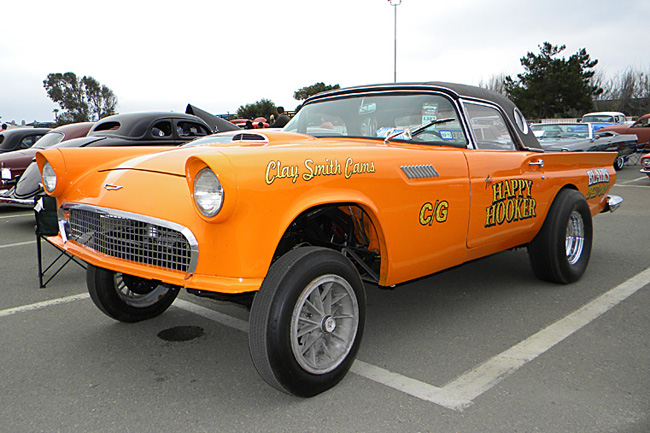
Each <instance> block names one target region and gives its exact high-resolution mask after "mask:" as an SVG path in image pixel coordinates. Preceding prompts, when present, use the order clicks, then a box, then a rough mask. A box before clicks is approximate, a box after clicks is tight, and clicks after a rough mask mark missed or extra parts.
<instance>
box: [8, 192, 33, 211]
mask: <svg viewBox="0 0 650 433" xmlns="http://www.w3.org/2000/svg"><path fill="white" fill-rule="evenodd" d="M0 206H16V207H24V208H30V209H31V208H33V207H34V197H32V198H26V199H21V198H13V197H3V196H2V195H0Z"/></svg>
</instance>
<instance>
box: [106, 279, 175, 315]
mask: <svg viewBox="0 0 650 433" xmlns="http://www.w3.org/2000/svg"><path fill="white" fill-rule="evenodd" d="M114 279H115V291H116V292H117V295H118V296H119V297H120V299H121V300H122V301H123V302H124V303H125V304H127V305H129V306H131V307H135V308H146V307H150V306H152V305H154V304H156V302H158V301H160V300H161V299H162V298H163V296H165V295H166V294H167V292H168V291H169V287H165V286H163V285H160V284H159V285H157V286H156V287H153V288H152V289H151V291H150V292H149V293H145V294H139V293H135V292H134V291H132V290H131V289H129V286H128V285H127V284H126V282H125V281H124V278H122V274H121V273H119V272H116V273H115V277H114Z"/></svg>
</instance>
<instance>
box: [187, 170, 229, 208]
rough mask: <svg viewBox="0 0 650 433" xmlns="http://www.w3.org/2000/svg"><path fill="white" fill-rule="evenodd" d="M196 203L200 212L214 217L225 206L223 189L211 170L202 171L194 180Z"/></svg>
mask: <svg viewBox="0 0 650 433" xmlns="http://www.w3.org/2000/svg"><path fill="white" fill-rule="evenodd" d="M194 203H195V204H196V207H197V208H199V211H200V212H201V213H202V214H203V215H205V216H207V217H213V216H215V215H216V214H217V213H219V210H221V206H222V205H223V187H222V186H221V182H219V179H218V178H217V176H216V175H215V174H214V173H213V172H212V170H210V169H209V168H204V169H201V170H200V171H199V172H198V173H197V175H196V179H195V180H194Z"/></svg>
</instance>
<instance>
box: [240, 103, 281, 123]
mask: <svg viewBox="0 0 650 433" xmlns="http://www.w3.org/2000/svg"><path fill="white" fill-rule="evenodd" d="M275 112H276V107H275V104H274V103H273V102H272V101H270V100H268V99H264V98H262V99H260V100H259V101H257V102H254V103H252V104H246V105H241V106H240V107H239V108H238V109H237V117H239V118H240V119H255V118H256V117H266V118H267V119H268V118H269V117H270V116H271V114H274V113H275Z"/></svg>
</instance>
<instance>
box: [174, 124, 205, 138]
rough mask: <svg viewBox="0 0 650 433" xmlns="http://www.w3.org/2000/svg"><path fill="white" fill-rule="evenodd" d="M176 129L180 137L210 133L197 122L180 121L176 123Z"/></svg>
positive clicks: (202, 135) (194, 136)
mask: <svg viewBox="0 0 650 433" xmlns="http://www.w3.org/2000/svg"><path fill="white" fill-rule="evenodd" d="M176 131H177V132H178V136H179V137H180V138H186V139H187V138H196V137H204V136H206V135H210V132H209V131H208V130H207V129H205V127H204V126H203V125H201V124H199V123H195V122H185V121H180V122H178V124H177V125H176Z"/></svg>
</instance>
